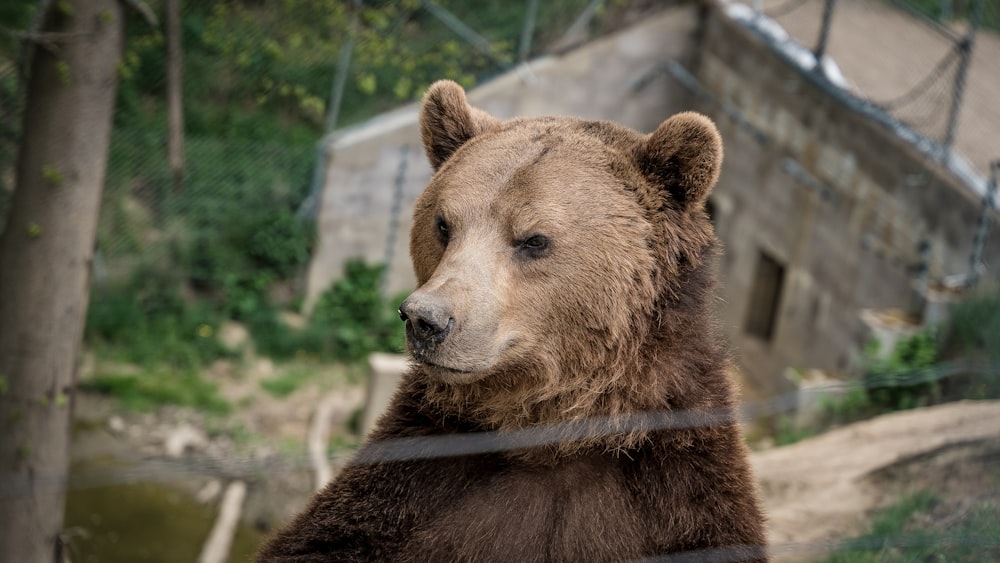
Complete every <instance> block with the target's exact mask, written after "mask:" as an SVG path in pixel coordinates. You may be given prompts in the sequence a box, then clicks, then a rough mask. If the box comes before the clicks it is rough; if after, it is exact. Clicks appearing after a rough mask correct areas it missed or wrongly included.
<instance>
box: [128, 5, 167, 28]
mask: <svg viewBox="0 0 1000 563" xmlns="http://www.w3.org/2000/svg"><path fill="white" fill-rule="evenodd" d="M122 2H123V3H124V4H125V7H126V8H132V9H133V10H135V11H136V12H139V15H140V16H142V19H144V20H146V23H148V24H149V25H150V26H152V27H157V28H158V27H160V20H159V19H157V18H156V12H154V11H153V9H152V8H150V7H149V5H148V4H146V3H145V2H144V1H143V0H122Z"/></svg>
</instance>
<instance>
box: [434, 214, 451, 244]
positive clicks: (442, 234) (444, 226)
mask: <svg viewBox="0 0 1000 563" xmlns="http://www.w3.org/2000/svg"><path fill="white" fill-rule="evenodd" d="M437 234H438V238H439V239H441V244H445V245H447V244H448V240H449V239H450V238H451V233H450V232H448V223H445V222H444V219H442V218H441V217H438V218H437Z"/></svg>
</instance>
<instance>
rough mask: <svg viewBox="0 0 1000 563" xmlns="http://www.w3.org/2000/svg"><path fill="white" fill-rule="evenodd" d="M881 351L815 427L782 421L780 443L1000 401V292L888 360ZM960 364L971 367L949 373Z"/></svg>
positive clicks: (874, 346) (829, 403) (967, 305)
mask: <svg viewBox="0 0 1000 563" xmlns="http://www.w3.org/2000/svg"><path fill="white" fill-rule="evenodd" d="M879 346H880V343H879V342H877V341H873V342H871V343H870V344H869V346H868V347H867V348H866V349H865V361H864V372H863V374H862V376H861V377H860V378H859V379H858V380H857V382H856V384H854V385H852V386H851V387H850V388H849V389H848V390H847V391H846V392H844V393H843V394H841V395H837V396H828V397H823V398H822V399H821V401H822V402H821V407H820V410H821V414H820V416H819V418H818V420H817V421H816V422H815V423H814V424H813V425H810V426H805V427H803V426H798V425H796V424H795V423H794V421H793V419H792V418H791V417H788V416H783V417H779V418H777V419H776V420H775V426H774V440H775V443H776V444H777V445H785V444H791V443H794V442H797V441H799V440H802V439H805V438H808V437H810V436H814V435H816V434H818V433H820V432H822V431H824V430H826V429H829V428H831V427H834V426H839V425H843V424H849V423H851V422H856V421H859V420H864V419H867V418H871V417H874V416H878V415H880V414H884V413H887V412H893V411H898V410H906V409H912V408H917V407H922V406H928V405H934V404H939V403H942V402H946V401H955V400H961V399H995V398H998V397H1000V289H992V290H990V291H986V292H983V293H981V294H978V295H976V296H974V297H972V298H970V299H967V300H966V301H964V302H962V303H960V304H958V305H957V306H956V308H955V309H954V311H953V312H952V314H951V317H950V321H949V322H948V323H947V324H946V325H945V326H941V327H931V328H930V329H929V330H927V331H923V332H919V333H917V334H914V335H912V336H910V337H908V338H904V339H902V340H900V341H899V342H898V343H897V344H896V346H895V347H894V348H893V350H892V351H891V352H890V353H889V354H888V355H887V356H886V357H884V358H880V354H879ZM958 361H963V362H971V363H970V364H969V367H968V368H966V369H959V370H957V371H956V372H951V371H945V370H944V369H943V368H944V367H946V366H948V365H955V364H954V363H955V362H958ZM949 362H950V364H949Z"/></svg>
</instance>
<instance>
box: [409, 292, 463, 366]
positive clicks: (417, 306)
mask: <svg viewBox="0 0 1000 563" xmlns="http://www.w3.org/2000/svg"><path fill="white" fill-rule="evenodd" d="M399 318H400V319H402V320H403V322H405V323H406V338H407V340H409V341H410V346H411V347H412V349H413V352H414V354H415V355H417V356H423V355H425V354H427V353H428V352H431V351H433V349H434V348H435V347H437V345H438V344H441V343H442V342H444V339H445V338H446V337H447V336H448V333H449V332H451V329H452V327H454V326H455V319H454V317H452V315H451V311H450V310H449V308H448V307H446V306H445V305H444V304H443V303H441V302H440V301H437V300H434V299H429V298H421V297H420V296H418V295H416V294H414V295H411V296H410V297H409V298H407V299H406V301H403V303H402V305H400V306H399Z"/></svg>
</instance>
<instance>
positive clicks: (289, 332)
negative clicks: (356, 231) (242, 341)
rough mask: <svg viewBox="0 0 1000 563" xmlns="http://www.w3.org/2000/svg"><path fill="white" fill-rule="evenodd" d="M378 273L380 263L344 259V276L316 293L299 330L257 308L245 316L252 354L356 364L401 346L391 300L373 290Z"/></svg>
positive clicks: (272, 312)
mask: <svg viewBox="0 0 1000 563" xmlns="http://www.w3.org/2000/svg"><path fill="white" fill-rule="evenodd" d="M382 272H383V267H382V266H369V265H367V264H365V263H364V262H362V261H359V260H353V261H349V262H348V263H347V264H346V265H345V269H344V276H343V277H342V278H340V279H338V280H337V281H336V282H334V284H333V285H332V286H331V287H330V289H328V290H327V291H325V292H324V293H323V294H322V295H321V296H320V298H319V300H318V301H317V302H316V306H315V308H314V309H313V314H312V318H311V320H310V322H309V324H308V325H307V326H306V327H305V328H303V329H300V330H296V329H292V328H290V327H288V326H286V325H285V324H284V323H283V322H282V321H281V320H280V319H279V318H278V311H277V310H276V309H274V308H272V307H261V308H258V309H257V310H256V311H254V313H253V314H252V315H251V316H249V317H248V318H247V322H248V324H249V326H250V332H251V333H252V334H253V335H254V342H256V344H257V350H258V352H260V353H262V354H265V355H268V356H271V357H274V358H277V359H288V358H292V357H295V356H309V357H315V358H319V359H325V360H338V361H344V362H357V361H360V360H362V359H364V358H365V357H366V356H367V355H368V354H370V353H372V352H376V351H382V352H399V351H401V350H403V348H404V343H403V325H402V323H401V322H399V317H398V316H397V314H396V306H395V305H394V303H395V300H392V301H390V302H386V301H385V300H384V299H382V296H381V294H380V293H379V284H380V281H381V278H382ZM399 299H400V300H402V298H399Z"/></svg>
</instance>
